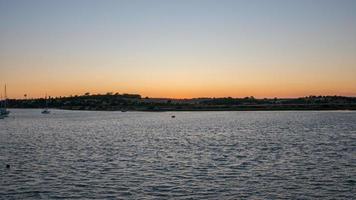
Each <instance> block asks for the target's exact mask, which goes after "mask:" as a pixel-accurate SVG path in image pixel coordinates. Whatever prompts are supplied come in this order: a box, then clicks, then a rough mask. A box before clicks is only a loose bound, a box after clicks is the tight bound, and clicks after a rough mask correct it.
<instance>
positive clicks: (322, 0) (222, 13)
mask: <svg viewBox="0 0 356 200" xmlns="http://www.w3.org/2000/svg"><path fill="white" fill-rule="evenodd" d="M355 35H356V1H352V0H304V1H303V0H298V1H294V0H269V1H265V0H249V1H247V0H246V1H238V0H236V1H233V0H219V1H218V0H215V1H212V0H189V1H188V0H175V1H174V0H171V1H164V0H160V1H159V0H150V1H144V0H141V1H136V0H127V1H120V0H101V1H99V0H96V1H94V0H71V1H69V0H61V1H54V0H32V1H26V0H22V1H19V0H11V1H10V0H0V43H1V46H0V58H1V59H0V74H2V77H1V79H2V80H0V83H1V82H7V83H8V84H9V85H10V88H11V86H12V90H11V91H12V93H13V95H14V96H16V97H19V96H21V95H22V94H23V93H30V94H33V96H39V95H41V94H42V93H44V90H46V91H50V92H51V91H52V93H53V94H56V95H69V94H73V93H82V92H85V91H92V92H105V91H119V92H120V91H122V92H137V93H143V94H144V95H149V96H171V97H194V96H244V95H255V96H261V97H262V96H299V95H308V94H311V93H313V94H316V93H318V94H340V95H356V81H355V80H356V36H355ZM29 74H31V76H29ZM74 85H75V87H69V86H74ZM278 87H279V88H278ZM38 88H42V89H38ZM172 91H175V92H172Z"/></svg>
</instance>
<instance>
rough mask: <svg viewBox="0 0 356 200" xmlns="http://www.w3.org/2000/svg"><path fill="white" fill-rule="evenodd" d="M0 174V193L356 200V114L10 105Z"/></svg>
mask: <svg viewBox="0 0 356 200" xmlns="http://www.w3.org/2000/svg"><path fill="white" fill-rule="evenodd" d="M171 115H175V116H176V118H171ZM6 164H10V165H11V167H10V169H6V167H5V166H6ZM0 177H1V178H0V199H76V198H79V199H81V198H83V199H170V198H172V199H297V198H298V199H355V198H356V112H346V111H333V112H327V111H324V112H313V111H307V112H296V111H285V112H162V113H149V112H86V111H61V110H54V111H52V114H50V115H42V114H40V110H12V115H11V117H9V118H6V119H1V120H0Z"/></svg>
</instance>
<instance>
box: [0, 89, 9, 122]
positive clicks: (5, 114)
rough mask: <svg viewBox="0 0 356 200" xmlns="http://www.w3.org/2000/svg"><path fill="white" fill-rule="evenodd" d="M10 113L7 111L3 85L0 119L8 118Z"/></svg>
mask: <svg viewBox="0 0 356 200" xmlns="http://www.w3.org/2000/svg"><path fill="white" fill-rule="evenodd" d="M9 114H10V111H8V110H7V95H6V85H5V96H4V100H2V101H1V105H0V118H4V117H8V116H9Z"/></svg>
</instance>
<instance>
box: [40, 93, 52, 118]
mask: <svg viewBox="0 0 356 200" xmlns="http://www.w3.org/2000/svg"><path fill="white" fill-rule="evenodd" d="M41 113H42V114H50V113H51V111H49V110H48V101H47V94H46V107H45V108H44V109H43V110H42V112H41Z"/></svg>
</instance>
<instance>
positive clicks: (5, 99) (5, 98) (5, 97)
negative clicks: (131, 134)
mask: <svg viewBox="0 0 356 200" xmlns="http://www.w3.org/2000/svg"><path fill="white" fill-rule="evenodd" d="M4 95H5V96H4V108H5V109H6V101H7V94H6V84H5V94H4Z"/></svg>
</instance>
